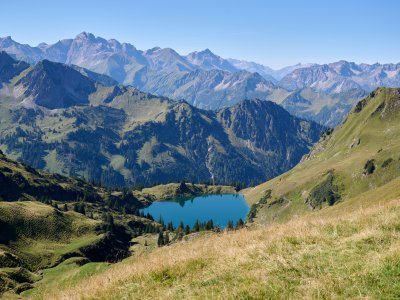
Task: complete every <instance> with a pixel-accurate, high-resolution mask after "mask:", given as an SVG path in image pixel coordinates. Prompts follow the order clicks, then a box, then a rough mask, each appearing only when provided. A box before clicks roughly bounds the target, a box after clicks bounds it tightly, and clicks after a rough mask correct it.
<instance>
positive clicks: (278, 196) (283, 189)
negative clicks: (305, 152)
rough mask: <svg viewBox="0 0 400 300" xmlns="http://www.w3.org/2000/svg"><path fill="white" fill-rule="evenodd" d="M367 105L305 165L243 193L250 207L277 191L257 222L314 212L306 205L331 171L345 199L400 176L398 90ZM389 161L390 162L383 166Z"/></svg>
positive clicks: (374, 96) (382, 93)
mask: <svg viewBox="0 0 400 300" xmlns="http://www.w3.org/2000/svg"><path fill="white" fill-rule="evenodd" d="M362 103H363V104H364V105H365V106H364V107H363V108H362V109H361V110H360V111H358V109H356V110H355V111H353V112H352V113H351V114H350V115H349V116H348V118H347V120H346V121H345V122H344V123H343V124H342V125H340V126H339V127H338V128H336V129H335V130H334V131H333V132H332V133H331V134H330V135H328V136H326V137H325V138H324V139H323V140H322V141H321V142H320V143H318V144H317V145H316V146H315V147H314V149H313V151H312V152H311V153H310V154H309V156H308V158H307V159H306V160H305V161H303V162H302V163H300V164H299V165H297V166H296V167H295V168H293V169H292V170H291V171H289V172H287V173H284V174H283V175H281V176H278V177H276V178H274V179H273V180H270V181H268V182H266V183H264V184H262V185H259V186H257V187H255V188H250V189H247V190H245V191H244V194H245V196H246V199H247V200H248V201H249V202H250V203H257V202H258V201H259V200H260V199H261V198H262V196H263V195H264V193H265V191H267V190H269V189H270V190H272V197H271V199H269V201H268V204H267V205H263V206H262V207H260V208H259V210H258V213H257V218H256V219H255V221H256V222H258V223H268V222H271V221H284V220H288V219H290V218H291V217H293V216H294V215H298V214H303V213H310V212H311V210H310V207H309V205H308V204H307V203H306V202H307V199H308V198H309V194H310V192H311V191H312V189H313V188H314V187H315V186H317V185H318V184H319V183H321V181H323V180H324V179H325V178H326V176H327V174H328V173H332V174H333V177H334V179H333V183H334V184H335V185H336V186H337V188H338V191H339V194H340V197H341V198H340V201H346V199H349V198H352V197H355V196H358V195H360V194H361V193H363V192H366V191H370V190H373V189H375V188H377V187H379V186H382V185H384V184H386V183H388V182H390V181H391V180H393V179H394V178H397V177H398V176H400V160H399V159H400V122H399V120H400V109H399V103H400V94H399V90H398V89H384V88H381V89H378V90H376V91H375V92H374V93H373V94H371V95H370V96H369V97H367V98H366V100H365V101H364V102H362ZM360 107H361V104H360ZM368 160H374V165H375V168H376V169H375V171H374V172H373V174H370V175H365V174H364V167H365V164H366V162H367V161H368ZM387 160H390V163H388V164H387V165H384V163H385V161H387ZM395 188H397V187H395ZM278 200H280V201H278ZM324 204H326V203H324Z"/></svg>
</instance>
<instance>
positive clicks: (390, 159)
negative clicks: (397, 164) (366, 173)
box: [382, 157, 393, 168]
mask: <svg viewBox="0 0 400 300" xmlns="http://www.w3.org/2000/svg"><path fill="white" fill-rule="evenodd" d="M392 162H393V158H391V157H390V158H388V159H387V160H385V161H384V162H383V163H382V168H386V167H387V166H389V165H390V164H391V163H392Z"/></svg>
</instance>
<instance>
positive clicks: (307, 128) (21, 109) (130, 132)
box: [0, 52, 325, 186]
mask: <svg viewBox="0 0 400 300" xmlns="http://www.w3.org/2000/svg"><path fill="white" fill-rule="evenodd" d="M0 64H1V65H2V66H3V68H2V70H3V71H2V78H4V80H2V83H1V89H0V108H1V109H0V111H1V122H0V133H1V134H0V144H1V147H0V148H2V150H3V151H4V152H5V153H6V154H7V155H9V156H10V157H11V158H14V159H18V160H20V161H22V162H25V163H28V164H29V165H32V166H34V167H36V168H41V169H46V170H48V171H52V172H58V173H62V174H66V175H75V176H84V177H85V178H87V179H90V180H94V181H96V182H101V183H103V184H106V185H109V186H123V185H138V184H145V185H149V184H154V183H155V182H161V183H167V182H177V181H180V180H182V178H184V179H187V180H190V181H195V182H204V181H208V182H215V183H233V182H238V181H240V182H242V183H244V184H251V183H257V182H261V181H263V180H266V179H268V178H272V177H273V176H276V175H278V174H280V173H282V172H284V171H285V170H288V169H290V168H291V167H293V166H294V165H295V164H296V163H297V162H298V161H299V160H300V159H301V157H302V156H303V155H304V154H306V153H307V152H308V151H309V149H310V147H311V146H312V144H313V143H314V142H315V141H317V140H318V139H319V136H320V134H321V132H322V131H323V130H325V128H324V127H323V126H320V125H318V124H317V123H314V122H312V121H306V120H302V119H298V118H297V117H294V116H292V115H290V114H289V113H288V112H287V111H285V110H284V109H283V108H282V107H280V106H279V105H277V104H275V103H273V102H270V101H261V100H243V101H241V102H239V103H237V104H235V105H234V106H231V107H226V108H222V109H219V110H216V111H207V110H202V109H199V108H196V107H194V106H192V105H190V104H189V103H187V102H185V101H173V100H170V99H168V98H165V97H159V96H154V95H152V94H148V93H144V92H141V91H139V90H137V89H135V88H133V87H131V86H124V85H120V84H113V83H114V82H113V80H112V79H111V78H108V77H106V76H105V75H99V74H95V73H93V72H91V71H87V70H85V69H82V68H81V67H76V66H74V67H72V66H69V65H65V64H62V63H55V62H51V61H49V60H43V61H40V62H38V63H36V64H34V65H28V64H26V63H23V62H18V61H15V60H14V59H12V58H11V57H10V56H9V55H7V54H6V53H5V52H1V53H0ZM210 72H212V71H210Z"/></svg>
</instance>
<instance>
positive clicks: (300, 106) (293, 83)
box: [0, 32, 400, 126]
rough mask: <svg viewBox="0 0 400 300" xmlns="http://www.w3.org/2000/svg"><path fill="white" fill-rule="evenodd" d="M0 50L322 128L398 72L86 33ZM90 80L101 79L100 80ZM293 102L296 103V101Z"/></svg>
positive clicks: (392, 81) (208, 105) (200, 103)
mask: <svg viewBox="0 0 400 300" xmlns="http://www.w3.org/2000/svg"><path fill="white" fill-rule="evenodd" d="M1 49H2V50H5V51H7V52H8V53H10V54H11V55H13V56H14V57H16V58H18V59H24V60H26V61H28V62H30V63H36V62H39V61H41V60H43V59H47V60H51V61H55V62H61V63H65V64H70V65H77V66H79V67H83V68H85V69H86V71H85V72H86V74H87V75H88V76H89V75H90V74H89V73H88V72H89V71H88V70H90V71H92V72H95V73H93V74H91V76H97V78H96V79H95V78H92V79H94V80H96V81H101V82H102V84H103V85H113V84H115V83H114V82H112V79H110V78H109V77H111V78H113V79H115V80H116V81H118V82H119V83H122V84H125V85H132V86H134V87H136V88H138V89H140V90H143V91H145V92H149V93H152V94H156V95H162V96H167V97H169V98H172V99H174V100H180V99H185V100H186V101H188V102H189V103H190V104H192V105H195V106H197V107H199V108H205V109H219V108H222V107H228V106H231V105H235V104H236V103H238V102H240V101H241V100H242V99H254V98H259V99H261V100H271V101H273V102H276V103H278V104H281V105H283V107H285V108H286V109H288V110H289V111H290V112H291V113H292V114H294V115H296V116H300V117H303V118H307V119H310V120H315V121H317V122H319V123H321V124H323V125H328V126H336V125H337V124H339V123H340V122H341V121H342V120H343V118H344V117H345V115H346V114H347V112H348V111H349V110H350V109H351V107H352V106H353V105H354V104H355V103H357V101H358V100H359V99H361V98H362V97H363V96H365V95H366V94H367V93H369V92H370V91H371V90H373V89H374V88H376V87H377V86H387V87H399V86H400V75H399V71H400V64H384V65H381V64H374V65H367V64H359V65H358V64H355V63H351V62H346V61H339V62H336V63H331V64H325V65H317V64H297V65H294V66H289V67H285V68H282V69H280V70H273V69H271V68H269V67H267V66H263V65H261V64H257V63H254V62H248V61H241V60H234V59H224V58H221V57H220V56H218V55H216V54H214V53H212V52H211V51H210V50H208V49H206V50H204V51H200V52H192V53H190V54H188V55H187V56H182V55H180V54H178V53H177V52H176V51H174V50H173V49H170V48H164V49H163V48H159V47H155V48H152V49H149V50H145V51H141V50H138V49H136V48H135V47H134V46H133V45H131V44H127V43H120V42H118V41H117V40H114V39H110V40H106V39H103V38H101V37H95V36H94V35H93V34H91V33H86V32H83V33H81V34H79V35H77V36H76V37H75V38H74V39H66V40H61V41H59V42H57V43H55V44H52V45H47V44H40V45H38V46H37V47H31V46H29V45H22V44H19V43H17V42H15V41H13V40H12V39H11V38H10V37H6V38H0V50H1ZM81 71H82V70H81ZM81 71H80V72H81ZM96 73H99V74H103V75H106V76H109V77H102V78H100V77H99V75H95V74H96ZM89 77H90V76H89ZM299 95H301V98H303V99H304V101H303V100H301V101H298V100H299V99H300V98H299ZM286 98H287V99H286ZM306 103H310V104H309V105H307V104H306Z"/></svg>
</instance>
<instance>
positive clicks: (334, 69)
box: [280, 60, 400, 94]
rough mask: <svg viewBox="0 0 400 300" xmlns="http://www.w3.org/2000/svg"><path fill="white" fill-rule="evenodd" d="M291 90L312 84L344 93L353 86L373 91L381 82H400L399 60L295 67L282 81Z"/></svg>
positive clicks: (323, 90) (282, 84)
mask: <svg viewBox="0 0 400 300" xmlns="http://www.w3.org/2000/svg"><path fill="white" fill-rule="evenodd" d="M280 85H281V86H282V87H284V88H286V89H288V90H297V89H303V88H306V87H310V88H312V89H314V90H315V91H321V92H326V93H329V94H332V93H336V94H338V93H342V92H347V91H349V90H353V89H360V90H365V91H367V92H370V91H372V90H373V89H375V88H376V87H378V86H386V87H396V86H399V85H400V64H373V65H368V64H359V65H358V64H356V63H353V62H347V61H343V60H342V61H338V62H335V63H331V64H324V65H313V66H311V67H308V68H301V69H297V70H294V71H293V72H291V73H290V74H288V75H286V76H285V77H284V78H282V80H281V81H280Z"/></svg>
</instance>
